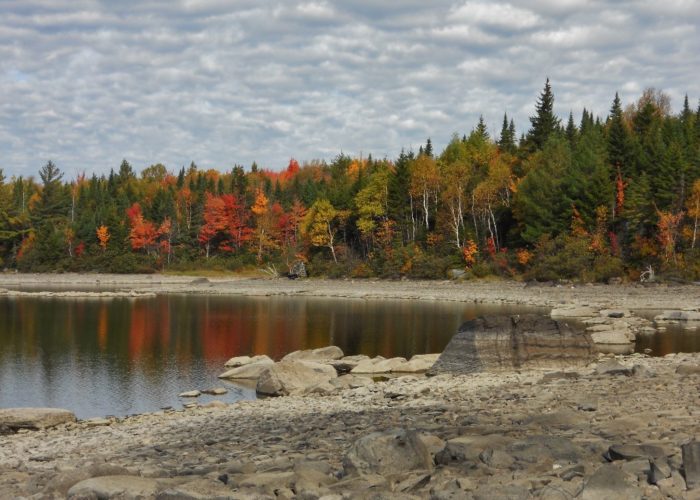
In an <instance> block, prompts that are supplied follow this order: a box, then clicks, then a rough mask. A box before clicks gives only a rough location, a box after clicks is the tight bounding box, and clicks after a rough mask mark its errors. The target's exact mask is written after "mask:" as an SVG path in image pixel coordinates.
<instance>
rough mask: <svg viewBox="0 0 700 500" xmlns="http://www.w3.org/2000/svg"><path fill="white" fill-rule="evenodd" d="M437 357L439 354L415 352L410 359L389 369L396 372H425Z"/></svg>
mask: <svg viewBox="0 0 700 500" xmlns="http://www.w3.org/2000/svg"><path fill="white" fill-rule="evenodd" d="M439 357H440V354H416V355H414V356H413V357H412V358H411V360H410V361H407V362H405V363H403V364H401V365H399V366H397V367H396V368H393V369H392V370H391V371H392V372H397V373H420V372H425V371H428V370H429V369H430V368H431V367H432V366H433V365H434V364H435V362H436V361H437V360H438V358H439Z"/></svg>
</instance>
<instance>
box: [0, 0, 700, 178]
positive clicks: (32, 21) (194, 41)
mask: <svg viewBox="0 0 700 500" xmlns="http://www.w3.org/2000/svg"><path fill="white" fill-rule="evenodd" d="M657 5H665V4H655V3H653V2H651V1H649V2H637V1H634V2H632V1H623V2H613V1H611V0H610V1H607V2H604V1H602V0H599V1H595V2H587V1H583V0H581V1H577V0H576V1H575V0H532V1H525V0H510V1H508V2H497V3H490V2H486V1H485V0H470V1H468V2H464V1H459V2H458V3H455V0H439V1H436V2H429V3H426V2H424V1H421V0H409V1H406V2H398V3H395V2H375V1H371V0H353V1H349V2H330V1H322V0H303V1H298V2H297V1H294V0H289V1H285V2H279V1H278V0H179V1H178V2H173V1H171V0H139V1H136V0H124V1H122V2H109V1H107V0H71V1H69V0H51V1H49V0H23V1H9V0H6V1H3V2H0V94H1V95H2V96H3V99H2V100H0V148H1V149H2V151H3V164H2V168H3V169H4V170H5V172H6V173H10V174H22V175H32V174H35V173H36V171H37V170H38V169H39V168H40V167H41V165H42V164H43V163H45V161H46V160H47V159H48V158H52V159H53V160H54V161H56V162H57V164H58V165H59V167H61V168H62V169H63V170H65V171H66V172H68V173H69V174H70V173H73V172H78V171H82V170H86V171H88V172H93V171H96V172H101V173H104V172H108V171H109V169H110V168H117V167H118V165H119V163H120V162H121V159H122V158H124V157H126V158H127V159H129V161H131V162H132V163H133V164H134V166H135V167H137V168H142V167H145V166H148V165H150V164H152V163H155V162H163V163H165V164H166V165H167V166H168V167H170V168H172V169H177V168H179V167H180V166H181V165H184V164H188V163H189V162H190V161H191V160H194V161H195V162H197V163H198V164H199V165H201V166H202V167H203V168H230V167H231V166H232V165H233V164H234V163H242V164H244V165H250V163H251V162H252V161H253V160H256V161H257V162H258V164H261V165H264V166H267V167H271V168H283V167H284V166H286V164H287V162H288V160H289V157H290V156H294V157H296V158H298V159H299V160H304V159H314V158H327V159H328V158H331V157H333V156H335V155H336V154H337V153H339V152H340V151H341V150H342V151H344V152H346V153H349V154H359V153H360V152H363V154H365V155H366V154H368V153H370V152H371V153H372V154H373V155H375V156H383V155H385V154H386V155H388V156H390V157H393V156H395V155H396V154H398V152H399V151H400V149H401V148H402V147H405V148H409V147H414V148H417V147H418V145H420V144H423V143H424V142H425V139H426V138H427V137H428V136H430V137H431V138H432V140H433V143H434V144H435V146H436V148H440V147H442V146H443V145H444V144H445V143H446V142H447V141H449V139H450V137H451V135H452V133H453V132H458V133H460V134H461V133H468V132H469V130H471V128H473V127H474V125H475V124H476V122H477V120H478V117H479V115H480V114H483V115H484V119H485V120H486V123H487V124H488V125H489V128H490V130H491V132H492V133H497V131H498V130H499V129H500V124H501V120H502V117H503V112H504V111H507V112H508V115H509V116H512V117H513V118H514V119H515V122H516V127H518V129H519V131H522V130H525V129H526V128H527V126H528V123H529V122H528V119H527V118H528V115H529V114H532V112H533V110H534V103H535V100H536V98H537V95H538V94H539V92H540V91H541V88H542V85H543V83H544V79H545V77H546V76H549V77H550V78H551V80H552V84H553V87H554V92H555V96H556V103H555V109H556V111H557V112H559V114H560V115H562V116H565V115H567V114H568V111H569V110H570V109H573V111H574V114H575V115H578V114H580V111H581V107H582V106H586V107H587V108H588V109H589V110H594V111H595V112H596V113H599V114H602V115H604V114H605V113H607V110H608V109H609V107H610V102H611V101H612V97H613V95H614V93H615V91H620V92H621V96H622V97H623V99H627V100H628V101H629V100H633V99H636V98H637V97H638V94H639V92H641V90H642V89H644V88H645V87H647V86H649V85H654V86H656V87H660V88H664V89H668V90H669V92H671V93H672V98H673V102H674V104H676V105H680V103H681V102H682V96H683V94H684V93H685V92H688V94H689V96H690V98H691V99H697V98H698V97H700V82H699V81H698V79H697V75H696V74H695V73H696V69H697V68H698V67H700V37H698V36H697V26H698V25H700V13H698V9H697V7H696V5H697V2H688V1H685V2H684V1H682V0H671V2H670V3H669V4H668V9H667V10H666V12H665V13H664V14H663V15H660V13H659V10H658V9H659V8H658V7H657Z"/></svg>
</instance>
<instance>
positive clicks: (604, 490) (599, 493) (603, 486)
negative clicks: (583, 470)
mask: <svg viewBox="0 0 700 500" xmlns="http://www.w3.org/2000/svg"><path fill="white" fill-rule="evenodd" d="M579 498H580V499H581V500H604V499H609V500H613V499H614V500H640V499H641V498H642V493H641V491H640V490H639V489H637V488H635V487H634V486H632V485H631V484H630V483H629V482H628V480H627V477H626V476H625V474H624V473H623V472H622V471H621V470H620V469H618V468H617V467H616V466H614V465H612V464H608V465H603V466H601V467H599V468H598V470H596V471H595V472H594V473H593V475H592V476H591V477H590V478H588V480H587V481H586V482H585V484H584V487H583V491H582V492H581V496H580V497H579Z"/></svg>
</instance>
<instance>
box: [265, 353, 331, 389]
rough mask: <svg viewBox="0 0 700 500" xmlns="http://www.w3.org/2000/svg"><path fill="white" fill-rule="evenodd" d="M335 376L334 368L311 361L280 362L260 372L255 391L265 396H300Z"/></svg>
mask: <svg viewBox="0 0 700 500" xmlns="http://www.w3.org/2000/svg"><path fill="white" fill-rule="evenodd" d="M337 376H338V374H337V373H336V371H335V368H333V367H332V366H329V365H324V364H321V363H314V362H311V361H280V362H279V363H275V364H273V365H269V366H267V367H266V368H265V370H263V371H262V373H261V374H260V378H258V383H257V386H256V387H255V390H256V392H257V393H258V394H264V395H267V396H288V395H290V394H302V393H303V392H304V391H306V390H308V389H310V388H311V387H314V386H316V385H319V384H322V383H324V382H328V381H329V380H331V379H334V378H336V377H337Z"/></svg>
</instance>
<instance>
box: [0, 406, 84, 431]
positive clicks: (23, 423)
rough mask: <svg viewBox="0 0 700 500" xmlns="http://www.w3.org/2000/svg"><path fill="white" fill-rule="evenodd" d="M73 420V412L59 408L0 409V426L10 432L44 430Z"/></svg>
mask: <svg viewBox="0 0 700 500" xmlns="http://www.w3.org/2000/svg"><path fill="white" fill-rule="evenodd" d="M75 420H76V419H75V414H74V413H73V412H71V411H69V410H63V409H59V408H8V409H0V426H3V427H7V428H9V429H12V430H17V429H33V430H37V429H46V428H49V427H55V426H57V425H60V424H65V423H68V422H75Z"/></svg>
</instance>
